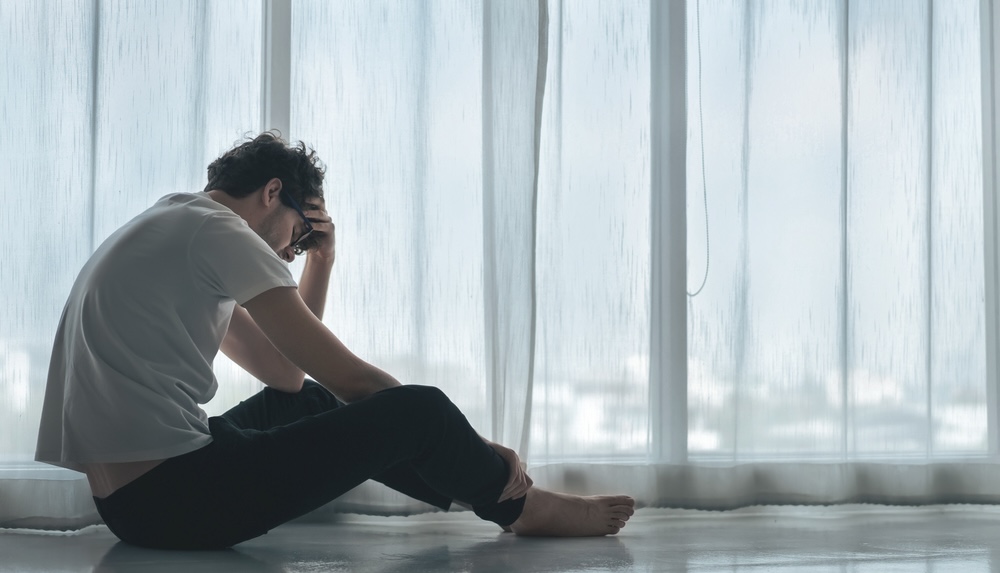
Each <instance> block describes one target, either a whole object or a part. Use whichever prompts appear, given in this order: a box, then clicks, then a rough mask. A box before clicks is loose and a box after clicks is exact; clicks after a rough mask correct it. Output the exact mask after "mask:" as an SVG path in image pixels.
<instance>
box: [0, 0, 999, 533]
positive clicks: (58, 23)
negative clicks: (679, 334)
mask: <svg viewBox="0 0 1000 573" xmlns="http://www.w3.org/2000/svg"><path fill="white" fill-rule="evenodd" d="M983 5H984V6H990V3H989V2H983ZM292 6H293V8H292V38H293V43H292V62H291V65H292V69H291V78H292V79H291V90H290V91H291V94H292V99H291V109H290V111H291V125H290V133H289V134H288V135H290V136H291V137H292V138H293V139H302V140H304V141H306V142H308V143H309V144H310V145H312V146H314V147H315V148H316V149H317V150H318V151H319V153H320V155H321V156H322V157H323V158H324V160H325V161H326V163H327V165H328V175H327V184H326V188H327V197H328V198H327V201H328V206H329V209H330V212H331V214H332V215H333V217H334V220H335V222H336V224H337V233H338V261H337V265H336V268H335V272H334V279H333V283H332V288H331V292H330V298H329V303H328V306H327V309H328V310H327V313H328V316H327V317H326V321H325V322H326V323H327V324H328V325H329V326H330V327H331V328H332V329H333V331H334V332H336V333H337V334H338V336H340V337H341V338H342V339H343V340H344V342H345V343H346V344H347V345H348V346H349V347H351V348H352V349H353V350H355V352H357V353H358V354H359V355H360V356H362V357H364V358H366V359H367V360H369V361H371V362H373V363H375V364H377V365H379V366H380V367H382V368H384V369H386V370H388V371H389V372H392V373H393V374H394V375H396V376H397V377H398V378H399V379H400V380H401V381H403V382H404V383H418V384H431V385H436V386H439V387H441V388H442V389H444V390H445V391H446V392H447V393H448V395H449V396H451V397H452V399H453V400H454V401H455V402H456V403H457V404H458V405H459V406H460V407H461V408H462V410H463V411H464V412H466V414H467V416H468V417H469V419H470V421H471V422H472V423H473V425H475V426H476V427H477V429H479V431H480V432H481V433H482V434H483V435H485V436H489V437H492V438H495V439H498V440H500V441H503V442H506V443H508V444H509V445H512V446H514V447H516V448H518V449H519V451H520V452H521V454H522V456H523V457H525V458H526V460H527V461H528V463H529V466H530V468H531V472H532V475H533V476H534V477H535V478H536V481H537V482H539V483H541V484H544V485H547V486H551V487H556V488H560V489H567V490H571V491H579V492H588V493H596V492H600V491H615V492H617V491H625V492H628V493H631V494H633V495H635V496H636V497H637V498H638V499H639V500H640V501H641V503H643V504H650V505H670V506H682V507H702V508H726V507H737V506H741V505H747V504H753V503H838V502H846V501H887V502H902V503H933V502H947V501H1000V485H996V483H997V481H998V480H996V479H995V476H996V475H997V471H998V469H1000V468H997V467H996V466H995V465H994V463H993V461H994V458H993V454H992V452H994V451H995V443H994V440H993V439H992V438H991V433H990V431H989V429H988V428H989V427H990V420H991V419H993V417H995V416H996V411H995V410H996V405H995V399H994V401H992V402H991V401H990V396H994V397H995V392H994V389H993V387H992V386H991V384H995V375H993V374H990V370H989V369H988V363H987V350H986V349H987V344H988V342H989V340H988V336H987V333H988V332H989V324H991V323H990V320H988V319H989V316H988V314H987V312H986V306H985V304H986V303H985V300H986V297H987V290H988V289H987V286H988V285H987V282H986V280H985V279H984V277H985V276H986V272H985V271H986V269H984V260H988V259H989V255H990V252H991V251H989V249H986V244H987V243H986V242H985V241H984V237H985V236H987V234H988V233H990V232H992V231H991V230H990V228H988V226H986V225H984V215H983V214H984V209H986V207H987V206H986V205H984V193H983V161H984V159H983V148H982V142H983V129H982V121H983V114H982V109H983V106H982V102H983V99H982V98H981V95H980V93H981V92H980V90H981V88H982V87H983V86H982V84H981V82H980V77H981V68H980V66H981V64H982V63H983V60H982V59H981V57H980V39H981V36H980V2H979V0H949V1H947V2H945V1H937V2H934V1H928V2H913V1H910V0H898V1H888V0H838V1H829V2H807V3H804V2H798V1H793V0H739V1H737V0H701V1H700V2H697V1H690V2H688V3H687V4H686V45H687V58H686V61H687V67H686V71H685V69H683V68H678V69H676V70H673V71H672V73H676V74H686V76H684V78H685V79H686V85H687V101H688V114H687V124H686V125H674V126H671V129H675V130H684V131H683V133H686V140H687V161H688V169H687V191H686V193H687V207H688V211H687V215H688V216H687V252H688V264H687V268H686V269H682V268H677V269H671V272H675V273H686V275H687V277H688V278H687V282H688V288H689V290H690V291H691V292H694V291H696V290H698V289H699V287H700V286H701V283H702V278H703V277H704V276H706V270H705V269H706V267H707V278H706V279H705V282H704V288H703V289H701V292H699V293H698V295H697V296H694V297H692V298H690V299H689V300H688V302H687V308H686V313H687V316H688V327H687V340H688V343H687V344H688V359H687V365H686V366H687V371H688V376H687V379H686V380H673V379H671V380H655V381H651V377H650V332H651V323H652V322H653V321H655V320H657V319H658V318H657V317H655V316H652V315H651V303H650V299H651V291H650V289H651V286H650V285H651V271H650V269H651V257H653V255H654V253H655V252H657V250H656V249H655V248H654V245H652V244H651V242H652V240H653V237H654V236H656V234H655V233H654V232H653V231H654V229H653V228H652V225H653V223H652V222H651V217H650V204H651V201H652V195H651V193H652V190H651V185H650V170H651V165H652V164H653V163H654V162H657V161H659V160H660V158H656V157H653V156H652V151H651V143H650V142H651V139H652V138H653V137H654V136H655V135H656V134H654V133H652V130H653V129H657V128H656V127H655V126H653V125H652V123H651V120H650V117H651V105H654V103H655V102H653V101H651V96H650V93H651V64H652V60H653V56H654V55H653V54H651V45H652V43H651V38H652V37H654V36H655V35H657V34H662V33H663V30H660V29H657V27H656V26H657V25H658V24H657V23H656V22H654V21H653V20H652V19H651V17H650V15H651V12H652V8H653V7H652V5H651V4H650V2H649V1H636V2H618V1H589V0H573V1H571V0H548V1H544V2H540V3H537V2H492V1H488V0H487V1H484V2H466V1H458V0H455V1H444V0H435V1H428V2H398V1H392V2H370V1H364V2H362V1H356V2H324V1H321V0H299V1H297V2H294V3H293V5H292ZM262 25H263V24H262V18H261V6H260V5H259V4H257V3H246V2H237V1H233V2H223V1H212V2H189V1H183V2H166V1H163V2H143V3H128V2H117V1H111V0H96V1H95V0H88V1H80V2H65V1H60V2H26V1H16V2H4V3H2V4H0V46H2V47H3V52H2V56H0V57H2V58H3V66H4V67H3V72H0V96H2V99H3V112H2V113H3V116H2V117H3V120H4V122H5V126H6V127H7V129H5V130H4V131H3V133H0V165H2V166H3V169H4V172H5V173H6V174H8V179H7V180H6V181H5V183H4V184H3V185H2V187H0V188H2V193H3V199H4V205H5V207H4V210H3V212H2V215H0V219H2V221H3V223H4V233H5V236H6V238H7V241H8V244H9V245H16V248H8V249H4V250H3V252H2V253H0V292H3V293H4V299H3V303H2V304H0V462H2V463H3V466H2V467H0V524H7V525H20V526H34V527H59V526H74V525H81V524H85V523H90V522H93V521H94V520H95V519H97V518H96V515H95V514H94V511H93V505H92V502H91V500H90V499H89V497H88V495H89V490H88V489H87V486H86V482H85V480H81V479H80V476H79V475H78V474H73V473H72V472H67V471H63V470H55V469H45V468H42V467H39V466H37V465H35V464H31V463H29V460H30V459H31V457H32V453H33V447H34V437H35V431H36V427H37V418H38V411H39V409H40V406H41V398H42V391H43V387H44V381H45V372H46V369H47V364H48V358H49V357H48V353H49V348H50V343H51V337H52V332H53V329H54V327H55V324H56V321H57V320H58V316H59V312H60V310H61V307H62V304H63V302H64V299H65V296H66V294H67V293H68V291H69V286H70V285H71V283H72V280H73V279H74V278H75V276H76V273H77V271H78V270H79V268H80V266H81V265H82V264H83V262H84V261H85V260H86V257H87V256H88V255H89V253H90V252H92V250H93V249H94V248H95V246H96V245H97V244H99V243H100V241H102V240H103V239H104V238H105V237H106V236H107V235H108V234H110V232H111V231H112V230H114V229H115V228H116V227H117V226H119V225H121V224H122V223H124V222H125V221H127V220H128V219H129V218H130V217H132V216H134V215H135V214H136V213H138V212H139V211H141V210H142V209H144V208H145V207H147V206H148V205H150V204H151V203H152V202H153V201H154V200H155V199H156V198H158V197H159V196H161V195H163V194H165V193H168V192H172V191H196V190H200V189H201V187H202V185H203V180H204V169H205V166H206V165H207V164H208V162H210V161H211V159H213V158H214V157H215V156H217V155H218V154H219V153H220V152H222V151H223V150H225V149H227V148H228V147H229V146H231V145H232V143H233V142H234V141H236V140H237V139H239V138H240V137H241V135H242V134H244V133H248V132H256V131H260V130H261V129H263V128H264V127H266V126H263V125H262V122H261V119H260V117H261V98H260V94H261V67H260V61H261V57H260V54H261V26H262ZM987 29H989V28H988V27H987ZM988 40H989V38H986V37H984V38H983V44H984V45H986V44H988V43H989V42H988ZM986 67H987V68H988V67H989V66H988V65H987V66H986ZM682 191H683V190H682ZM706 207H707V208H706ZM991 236H992V235H991ZM984 249H986V252H984ZM300 265H301V263H297V264H296V266H295V269H294V272H296V274H297V273H298V271H299V270H300V268H301V267H300ZM990 292H992V293H993V294H992V295H991V296H995V291H990ZM217 370H218V375H219V378H220V384H221V387H220V392H219V394H218V396H217V397H216V398H215V400H213V401H212V402H211V403H210V404H209V405H208V406H207V408H206V409H207V410H208V411H209V413H210V414H217V413H220V412H222V411H224V410H225V409H227V408H228V407H230V406H231V405H233V404H235V403H236V402H238V401H239V400H240V399H242V398H244V397H246V396H248V395H249V394H251V393H252V392H254V391H256V390H257V389H259V387H260V384H259V383H258V382H256V381H255V380H253V379H251V378H249V377H248V376H247V375H245V374H242V373H240V372H239V370H238V369H237V368H236V367H234V366H233V365H232V364H230V363H228V362H227V361H226V360H224V359H220V360H219V361H218V363H217ZM990 380H993V381H992V382H990ZM651 384H681V385H685V384H686V392H687V395H688V402H687V413H688V417H687V420H678V421H677V422H676V423H677V424H681V425H682V426H681V427H680V429H679V431H681V432H686V433H687V436H688V439H687V453H686V456H684V457H682V458H680V459H669V460H665V459H661V458H659V457H658V455H657V453H656V452H658V451H660V449H659V445H658V444H657V443H655V441H656V440H657V439H658V438H657V433H656V432H654V431H653V429H654V425H655V424H658V423H660V422H661V421H660V420H659V419H657V416H658V415H659V414H658V413H659V412H662V411H665V410H666V407H665V406H666V405H665V404H655V403H653V404H651V403H650V397H651V396H667V395H669V394H667V393H657V392H653V390H654V389H653V388H652V387H651ZM991 404H992V406H991ZM668 422H669V421H668ZM423 509H426V508H424V507H422V506H420V505H419V504H417V503H415V502H410V501H407V500H405V499H403V498H402V497H401V496H398V495H395V494H392V493H390V492H387V491H385V490H382V489H379V488H377V487H375V486H372V485H368V484H366V485H365V486H363V487H362V488H359V489H358V490H357V491H355V492H352V493H350V494H348V495H347V496H345V497H344V498H342V499H341V500H338V501H337V502H335V503H334V504H332V505H331V506H330V507H329V508H328V510H329V511H340V510H358V511H367V512H375V513H409V512H413V511H421V510H423Z"/></svg>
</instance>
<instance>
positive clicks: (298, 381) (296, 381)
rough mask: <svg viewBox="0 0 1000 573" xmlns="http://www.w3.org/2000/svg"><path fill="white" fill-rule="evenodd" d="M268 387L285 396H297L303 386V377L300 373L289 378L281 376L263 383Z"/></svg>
mask: <svg viewBox="0 0 1000 573" xmlns="http://www.w3.org/2000/svg"><path fill="white" fill-rule="evenodd" d="M265 384H267V385H268V386H269V387H271V388H274V389H275V390H278V391H280V392H285V393H287V394H298V393H299V392H300V391H301V390H302V387H303V386H304V385H305V375H304V374H303V373H302V372H299V373H298V374H293V375H291V376H281V377H279V378H274V379H271V380H268V381H266V382H265Z"/></svg>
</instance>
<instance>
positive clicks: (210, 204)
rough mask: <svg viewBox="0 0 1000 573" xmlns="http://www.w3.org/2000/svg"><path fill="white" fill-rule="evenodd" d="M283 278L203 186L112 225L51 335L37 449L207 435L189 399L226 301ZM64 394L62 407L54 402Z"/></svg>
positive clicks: (65, 457) (140, 446)
mask: <svg viewBox="0 0 1000 573" xmlns="http://www.w3.org/2000/svg"><path fill="white" fill-rule="evenodd" d="M262 284H263V285H267V288H273V287H274V286H294V285H295V282H294V280H293V279H292V277H291V275H290V274H289V273H288V270H287V266H286V265H285V264H284V262H283V261H281V260H280V259H279V258H278V257H277V256H276V255H275V254H274V252H273V251H272V250H271V249H270V248H269V247H268V246H267V244H266V243H265V242H264V241H262V240H261V239H260V238H259V237H258V236H257V235H256V234H255V233H254V232H253V231H251V230H250V229H249V228H247V226H246V223H245V222H244V221H243V220H242V219H241V218H240V217H239V216H237V215H236V214H235V213H233V212H232V211H230V210H229V209H227V208H226V207H224V206H222V205H220V204H219V203H217V202H216V201H214V200H212V199H211V198H210V197H208V196H207V195H206V194H174V195H168V196H166V197H164V198H163V199H161V200H160V201H158V202H157V203H156V204H155V205H154V206H153V207H151V208H150V209H148V210H147V211H145V212H143V213H142V214H140V215H139V216H137V217H136V218H135V219H133V220H132V221H130V222H129V223H127V224H126V225H124V226H123V227H122V228H121V229H119V230H118V231H116V232H115V233H114V234H113V235H111V236H110V237H109V238H108V239H107V240H106V241H105V242H104V244H102V245H101V247H100V248H99V249H98V250H97V251H96V252H95V253H94V255H93V257H92V258H91V259H90V260H89V261H88V262H87V264H86V265H85V266H84V268H83V269H82V270H81V272H80V275H79V277H78V279H77V281H76V283H75V284H74V286H73V289H72V291H71V294H70V297H69V299H68V301H67V304H66V308H65V310H64V312H63V316H62V318H61V321H60V325H59V329H58V332H57V335H56V339H55V343H54V347H53V354H52V363H51V365H50V368H49V381H48V385H47V389H46V398H45V403H44V406H43V412H42V425H41V430H40V432H39V440H38V450H37V453H36V459H38V460H39V461H46V462H50V463H55V464H57V465H62V466H64V467H69V468H72V469H78V470H79V469H82V467H83V466H82V464H89V463H95V462H132V461H141V460H155V459H163V458H168V457H173V456H176V455H180V454H183V453H186V452H189V451H193V450H195V449H198V448H200V447H202V446H204V445H205V444H206V443H208V442H210V441H211V437H210V435H209V432H208V424H207V417H206V416H205V414H204V412H203V411H202V410H201V409H200V408H199V407H198V404H204V403H205V402H207V401H208V400H210V399H211V398H212V396H213V395H214V394H215V390H216V388H217V384H216V381H215V377H214V374H213V373H212V361H213V360H214V358H215V355H216V353H217V352H218V349H219V345H220V343H221V341H222V339H223V337H224V336H225V334H226V329H227V327H228V323H229V318H230V316H231V315H232V309H233V305H234V299H235V298H237V297H248V296H255V295H256V294H257V292H256V290H255V289H259V288H261V285H262ZM66 404H72V407H65V406H64V405H66Z"/></svg>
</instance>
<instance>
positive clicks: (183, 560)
mask: <svg viewBox="0 0 1000 573" xmlns="http://www.w3.org/2000/svg"><path fill="white" fill-rule="evenodd" d="M0 571H5V572H6V571H18V572H21V571H23V572H42V571H45V572H52V571H61V572H77V571H80V572H90V571H103V572H107V571H116V572H122V571H139V572H168V571H169V572H174V571H179V572H182V573H198V572H209V571H211V572H213V573H226V572H249V573H253V572H264V571H268V572H289V573H293V572H321V571H350V572H358V573H363V572H376V571H378V572H407V573H409V572H422V571H430V572H437V571H471V572H493V571H497V572H500V571H503V572H507V571H512V572H553V573H554V572H585V571H586V572H590V571H697V572H722V571H751V572H754V573H757V572H766V571H777V572H782V573H785V572H792V571H809V572H825V571H829V572H838V573H840V572H869V571H870V572H879V573H881V572H896V571H929V572H935V573H938V572H956V573H958V572H961V573H977V572H981V571H996V572H1000V507H995V506H968V505H966V506H933V507H924V508H886V507H878V506H840V507H835V508H784V507H782V508H778V507H765V508H750V509H746V510H740V511H735V512H725V513H711V512H695V511H672V510H652V509H643V510H640V511H639V512H638V513H637V514H636V516H635V517H634V518H633V520H632V522H630V524H629V526H628V527H627V528H625V530H624V531H623V532H622V533H621V534H620V535H618V536H616V537H605V538H598V539H568V540H566V539H563V540H559V539H525V538H517V537H515V536H513V535H510V534H504V533H501V532H500V531H499V529H498V528H496V527H495V526H492V525H490V524H486V523H482V522H480V521H478V520H477V519H476V518H475V517H474V516H473V515H472V514H470V513H468V512H462V513H451V514H432V515H425V516H419V517H412V518H379V517H361V516H345V517H344V518H343V519H342V520H341V521H339V522H337V523H327V524H307V523H293V524H289V525H285V526H283V527H280V528H277V529H275V530H273V531H272V532H271V533H269V534H268V535H265V536H263V537H261V538H259V539H255V540H253V541H249V542H247V543H244V544H241V545H239V546H237V547H236V548H234V549H231V550H227V551H214V552H167V551H150V550H144V549H137V548H134V547H129V546H126V545H123V544H120V543H117V542H116V540H115V539H114V537H113V536H112V535H111V534H110V533H109V532H108V530H107V529H106V528H104V527H94V528H90V529H88V530H85V531H83V532H81V533H78V534H75V535H40V534H34V533H28V532H17V531H9V530H8V531H5V532H3V533H0Z"/></svg>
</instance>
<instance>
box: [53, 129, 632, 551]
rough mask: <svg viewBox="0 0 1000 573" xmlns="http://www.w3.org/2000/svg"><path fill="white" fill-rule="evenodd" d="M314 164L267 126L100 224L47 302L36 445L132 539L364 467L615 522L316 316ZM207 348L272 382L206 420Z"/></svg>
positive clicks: (220, 541)
mask: <svg viewBox="0 0 1000 573" xmlns="http://www.w3.org/2000/svg"><path fill="white" fill-rule="evenodd" d="M323 176H324V172H323V168H322V167H321V166H320V164H319V161H318V158H317V157H316V156H315V152H313V151H312V150H310V149H307V148H306V147H305V145H304V144H302V143H299V144H298V145H297V146H289V145H287V144H286V143H285V142H284V141H283V140H281V139H280V138H279V137H277V136H275V135H273V134H271V133H264V134H262V135H260V136H258V137H256V138H254V139H252V140H249V141H246V142H244V143H242V144H240V145H238V146H237V147H235V148H234V149H232V150H230V151H228V152H226V153H225V154H223V155H222V156H221V157H220V158H218V159H217V160H216V161H214V162H213V163H212V164H211V165H210V166H209V168H208V185H206V187H205V190H204V191H203V192H201V193H190V194H188V193H179V194H172V195H167V196H166V197H164V198H162V199H160V200H159V201H158V202H157V203H156V204H155V205H153V206H152V207H151V208H150V209H148V210H147V211H145V212H144V213H142V214H140V215H139V216H137V217H136V218H135V219H133V220H132V221H130V222H128V223H126V224H125V225H124V226H123V227H122V228H121V229H119V230H118V231H116V232H115V233H114V234H112V235H111V236H110V237H109V238H108V239H107V240H106V241H105V242H104V243H103V244H102V245H101V246H100V248H98V249H97V251H96V252H95V253H94V255H93V256H92V257H91V259H90V260H89V261H88V262H87V264H86V265H84V267H83V269H82V270H81V272H80V275H79V277H78V278H77V280H76V282H75V284H74V285H73V289H72V291H71V293H70V296H69V300H68V301H67V303H66V307H65V310H64V312H63V315H62V318H61V320H60V324H59V328H58V331H57V334H56V338H55V343H54V346H53V352H52V361H51V364H50V367H49V378H48V384H47V387H46V393H45V401H44V405H43V409H42V421H41V427H40V431H39V438H38V449H37V452H36V459H37V460H39V461H43V462H48V463H52V464H55V465H59V466H62V467H66V468H70V469H74V470H78V471H82V472H85V473H86V474H87V479H88V481H89V483H90V487H91V489H92V491H93V495H94V501H95V503H96V505H97V509H98V511H99V512H100V514H101V516H102V518H103V519H104V521H105V523H106V524H107V525H108V527H109V528H110V529H111V531H112V532H113V533H114V534H115V535H116V536H118V537H119V538H120V539H122V540H123V541H126V542H128V543H132V544H136V545H141V546H146V547H157V548H178V549H198V548H222V547H229V546H231V545H234V544H236V543H240V542H241V541H245V540H247V539H251V538H253V537H256V536H258V535H261V534H263V533H266V532H267V531H268V530H269V529H271V528H272V527H275V526H277V525H279V524H281V523H284V522H286V521H288V520H290V519H293V518H295V517H297V516H300V515H302V514H304V513H306V512H308V511H311V510H313V509H315V508H317V507H319V506H321V505H323V504H325V503H327V502H329V501H331V500H332V499H334V498H336V497H338V496H339V495H341V494H343V493H345V492H346V491H348V490H350V489H351V488H353V487H355V486H356V485H358V484H360V483H362V482H364V481H366V480H368V479H375V480H378V481H381V482H382V483H385V484H386V485H388V486H390V487H392V488H394V489H397V490H398V491H401V492H403V493H406V494H408V495H411V496H413V497H415V498H417V499H421V500H423V501H426V502H428V503H431V504H433V505H436V506H438V507H441V508H442V509H447V508H448V507H449V506H450V504H451V503H452V501H456V502H460V503H463V504H465V505H468V506H470V507H472V509H473V510H474V511H475V512H476V514H477V515H479V516H480V517H482V518H483V519H487V520H490V521H493V522H495V523H497V524H498V525H500V526H501V527H503V528H504V529H506V530H508V531H513V532H514V533H516V534H520V535H564V536H584V535H606V534H614V533H617V532H618V531H619V529H620V528H621V527H623V526H624V525H625V522H626V521H627V520H628V518H629V517H630V516H631V515H632V513H633V505H634V502H633V500H632V499H631V498H629V497H627V496H608V497H589V498H583V497H577V496H569V495H564V494H558V493H553V492H548V491H545V490H542V489H540V488H536V487H534V486H533V485H532V482H531V479H530V478H529V477H528V476H527V475H526V474H525V473H524V471H523V470H522V469H521V466H520V462H519V460H518V458H517V454H516V453H514V452H513V451H512V450H510V449H508V448H505V447H503V446H500V445H498V444H493V443H491V442H487V441H486V440H484V439H483V438H481V437H480V436H478V435H477V434H476V432H475V431H474V430H473V429H472V427H471V426H470V425H469V423H468V421H467V420H466V419H465V417H464V416H463V415H462V414H461V412H459V411H458V409H457V408H456V407H455V405H454V404H452V403H451V402H450V401H449V400H448V398H447V397H445V396H444V394H443V393H441V392H440V391H439V390H437V389H436V388H431V387H425V386H413V385H406V386H402V385H400V383H399V382H398V381H396V380H395V379H394V378H393V377H392V376H390V375H389V374H387V373H385V372H383V371H382V370H380V369H378V368H376V367H374V366H372V365H371V364H368V363H366V362H365V361H363V360H361V359H360V358H358V357H357V356H355V355H354V354H353V353H352V352H351V351H350V350H348V349H347V348H346V347H345V346H344V345H343V344H342V343H341V342H340V340H338V339H337V337H336V336H335V335H334V334H333V333H331V332H330V331H329V330H328V329H327V328H326V326H325V325H324V324H323V323H322V322H321V319H322V317H323V307H324V303H325V299H326V291H327V286H328V283H329V278H330V272H331V269H332V267H333V263H334V259H335V238H334V225H333V223H332V221H331V219H330V216H329V214H328V213H327V212H326V208H325V202H324V199H323V187H322V184H323ZM303 253H308V254H307V259H306V265H305V268H304V270H303V272H302V277H301V282H300V284H299V285H298V286H296V283H295V281H294V280H293V278H292V276H291V273H290V272H289V270H288V266H287V263H288V262H291V261H292V260H294V258H295V256H296V255H297V254H303ZM220 349H221V350H222V351H223V352H224V353H225V354H226V355H227V356H229V357H230V358H231V359H232V360H233V361H234V362H236V363H237V364H239V365H240V366H241V367H243V368H244V369H246V370H247V371H248V372H249V373H250V374H252V375H253V376H255V377H256V378H258V379H260V380H261V381H262V382H263V383H264V384H266V385H267V386H268V387H267V388H265V389H264V390H263V391H261V392H260V393H258V394H257V395H255V396H253V397H251V398H250V399H248V400H246V401H244V402H242V403H240V404H239V405H237V406H236V407H234V408H232V409H231V410H229V411H228V412H226V413H225V414H224V415H222V416H220V417H213V418H208V417H207V416H206V414H205V413H204V411H202V410H201V408H200V407H199V404H204V403H206V402H208V401H209V400H210V399H211V398H212V396H213V395H214V393H215V391H216V388H217V382H216V379H215V376H214V374H213V372H212V363H213V360H214V359H215V356H216V354H217V353H218V351H219V350H220ZM306 374H308V375H309V376H311V377H312V378H314V379H315V380H316V381H317V382H312V381H306V380H304V378H305V375H306Z"/></svg>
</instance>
